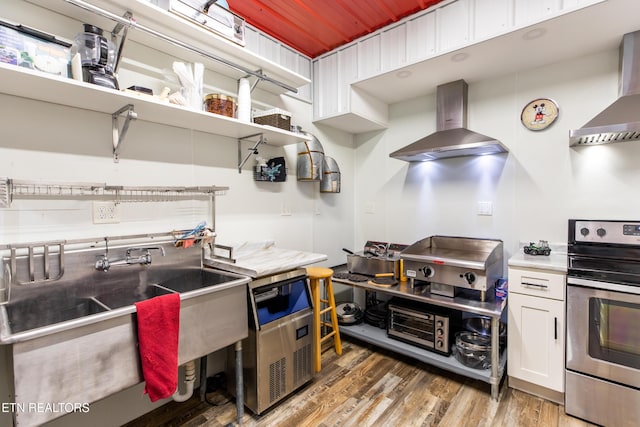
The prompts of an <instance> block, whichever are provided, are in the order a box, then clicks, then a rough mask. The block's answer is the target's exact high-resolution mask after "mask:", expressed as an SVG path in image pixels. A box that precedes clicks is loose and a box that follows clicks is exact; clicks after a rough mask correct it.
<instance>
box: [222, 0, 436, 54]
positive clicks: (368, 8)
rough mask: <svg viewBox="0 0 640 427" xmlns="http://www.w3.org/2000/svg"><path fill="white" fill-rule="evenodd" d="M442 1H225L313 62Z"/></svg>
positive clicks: (235, 10) (263, 29)
mask: <svg viewBox="0 0 640 427" xmlns="http://www.w3.org/2000/svg"><path fill="white" fill-rule="evenodd" d="M440 1H442V0H228V1H227V3H228V4H229V8H230V9H231V10H232V11H234V12H235V13H237V14H238V15H240V16H242V17H244V18H245V19H246V20H247V22H248V23H249V24H251V25H253V26H254V27H256V28H258V29H260V30H261V31H264V32H265V33H267V34H269V35H271V36H272V37H275V38H276V39H278V40H280V41H281V42H283V43H285V44H287V45H289V46H291V47H293V48H294V49H296V50H298V51H299V52H301V53H304V54H305V55H308V56H310V57H312V58H314V57H316V56H318V55H320V54H322V53H325V52H328V51H330V50H332V49H334V48H336V47H338V46H340V45H343V44H345V43H348V42H350V41H352V40H354V39H356V38H358V37H360V36H363V35H365V34H368V33H370V32H372V31H375V30H377V29H378V28H381V27H384V26H385V25H388V24H391V23H393V22H395V21H398V20H399V19H401V18H403V17H405V16H407V15H411V14H413V13H415V12H418V11H420V10H423V9H426V8H428V7H430V6H433V5H434V4H436V3H439V2H440Z"/></svg>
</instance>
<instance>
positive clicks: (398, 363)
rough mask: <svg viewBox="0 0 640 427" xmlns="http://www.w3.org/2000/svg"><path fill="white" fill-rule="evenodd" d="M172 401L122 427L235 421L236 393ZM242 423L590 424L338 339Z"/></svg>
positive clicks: (319, 426) (529, 399) (514, 394)
mask: <svg viewBox="0 0 640 427" xmlns="http://www.w3.org/2000/svg"><path fill="white" fill-rule="evenodd" d="M208 400H209V401H211V402H213V403H215V404H217V406H216V405H212V404H209V403H204V402H200V400H199V399H198V398H195V397H194V398H192V399H191V400H189V401H187V402H185V403H182V404H176V403H169V404H167V405H164V406H162V407H161V408H159V409H157V410H155V411H154V412H151V413H149V414H147V415H145V416H144V417H141V418H139V419H137V420H134V421H132V422H131V423H129V424H127V425H126V427H143V426H144V427H157V426H182V427H191V426H211V427H217V426H227V425H234V424H235V425H237V424H236V407H235V401H234V400H233V398H230V397H228V396H226V395H225V394H224V393H222V392H213V393H209V394H208ZM243 425H245V426H269V427H273V426H283V427H285V426H286V427H290V426H296V427H303V426H309V427H329V426H354V427H361V426H394V427H395V426H402V427H405V426H446V427H450V426H473V427H476V426H478V427H482V426H486V427H489V426H491V427H496V426H505V427H513V426H525V427H530V426H531V427H532V426H539V427H555V426H557V427H569V426H572V427H573V426H575V427H577V426H590V425H591V424H589V423H585V422H584V421H581V420H579V419H576V418H573V417H571V416H569V415H566V414H565V412H564V406H562V405H557V404H555V403H551V402H549V401H546V400H543V399H540V398H537V397H535V396H532V395H530V394H527V393H523V392H520V391H517V390H514V389H512V388H509V387H507V386H506V384H503V385H502V386H501V388H500V398H499V401H498V402H495V401H492V400H491V398H490V386H489V384H487V383H484V382H481V381H476V380H471V379H468V378H465V377H463V376H460V375H456V374H452V373H450V372H446V371H442V370H440V369H438V368H434V367H431V366H429V365H427V364H424V363H420V362H416V361H414V360H412V359H409V358H405V357H402V356H399V355H397V354H395V353H391V352H387V351H385V350H381V349H378V348H376V347H373V346H370V345H368V344H365V343H362V342H360V341H356V340H352V339H350V338H349V339H348V340H346V339H343V354H342V356H341V357H338V356H336V354H335V352H334V351H333V349H328V350H326V351H325V352H323V355H322V371H321V372H320V373H318V374H316V376H315V377H314V379H313V380H312V381H311V382H310V383H309V384H307V385H306V386H304V387H303V388H301V389H300V390H298V392H297V393H295V394H293V395H292V396H290V397H289V398H288V399H287V400H285V401H283V402H281V403H280V404H278V405H277V406H275V407H274V408H272V409H270V410H269V411H267V412H265V413H264V414H263V415H262V416H256V415H253V414H252V413H251V412H250V411H249V410H248V409H245V415H244V418H243Z"/></svg>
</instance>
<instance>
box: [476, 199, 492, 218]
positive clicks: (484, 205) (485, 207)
mask: <svg viewBox="0 0 640 427" xmlns="http://www.w3.org/2000/svg"><path fill="white" fill-rule="evenodd" d="M478 215H486V216H491V215H493V202H490V201H479V202H478Z"/></svg>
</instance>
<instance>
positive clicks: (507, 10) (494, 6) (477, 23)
mask: <svg viewBox="0 0 640 427" xmlns="http://www.w3.org/2000/svg"><path fill="white" fill-rule="evenodd" d="M473 15H474V17H473V24H474V25H473V39H474V40H483V39H486V38H488V37H491V36H495V35H497V34H502V33H504V32H506V31H507V29H508V28H509V27H511V26H513V19H512V16H513V0H474V14H473Z"/></svg>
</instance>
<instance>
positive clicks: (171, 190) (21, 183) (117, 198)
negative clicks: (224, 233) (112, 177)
mask: <svg viewBox="0 0 640 427" xmlns="http://www.w3.org/2000/svg"><path fill="white" fill-rule="evenodd" d="M228 189H229V187H219V186H202V187H201V186H198V187H171V186H120V185H107V184H104V183H72V182H40V181H28V180H15V179H10V178H0V208H8V207H10V206H11V202H12V201H13V200H15V199H67V200H70V199H86V200H110V201H114V202H116V203H132V202H173V201H180V200H200V199H205V200H206V199H208V200H210V201H211V227H212V229H213V230H214V231H215V218H216V210H215V198H216V196H222V195H224V194H225V193H226V191H227V190H228Z"/></svg>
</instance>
